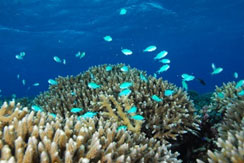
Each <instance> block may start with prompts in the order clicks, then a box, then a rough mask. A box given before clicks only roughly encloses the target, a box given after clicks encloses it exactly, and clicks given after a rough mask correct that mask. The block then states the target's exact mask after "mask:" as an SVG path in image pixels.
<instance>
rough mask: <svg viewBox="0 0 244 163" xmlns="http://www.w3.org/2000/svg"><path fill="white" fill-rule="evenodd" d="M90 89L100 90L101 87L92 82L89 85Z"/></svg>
mask: <svg viewBox="0 0 244 163" xmlns="http://www.w3.org/2000/svg"><path fill="white" fill-rule="evenodd" d="M88 87H89V88H91V89H97V88H100V87H101V86H100V85H98V84H96V83H94V82H90V83H88Z"/></svg>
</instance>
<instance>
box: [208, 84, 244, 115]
mask: <svg viewBox="0 0 244 163" xmlns="http://www.w3.org/2000/svg"><path fill="white" fill-rule="evenodd" d="M236 86H237V83H236V82H228V83H226V84H225V83H224V84H223V86H221V87H218V86H216V89H215V92H214V93H213V96H212V101H213V103H212V107H211V108H212V109H214V110H215V111H217V112H220V113H224V111H225V109H226V107H228V105H231V104H233V103H235V102H236V101H238V100H244V96H243V95H240V94H239V93H240V92H241V91H242V90H243V89H244V86H240V87H238V88H236Z"/></svg>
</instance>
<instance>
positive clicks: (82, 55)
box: [75, 52, 86, 59]
mask: <svg viewBox="0 0 244 163" xmlns="http://www.w3.org/2000/svg"><path fill="white" fill-rule="evenodd" d="M85 55H86V52H82V53H81V52H77V53H76V54H75V57H77V58H80V59H81V58H83V57H85Z"/></svg>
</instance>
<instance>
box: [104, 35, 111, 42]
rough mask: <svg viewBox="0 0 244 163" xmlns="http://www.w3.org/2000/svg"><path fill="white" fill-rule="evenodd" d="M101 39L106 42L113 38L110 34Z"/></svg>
mask: <svg viewBox="0 0 244 163" xmlns="http://www.w3.org/2000/svg"><path fill="white" fill-rule="evenodd" d="M103 39H104V40H105V41H107V42H111V41H112V40H113V39H112V37H111V36H104V37H103Z"/></svg>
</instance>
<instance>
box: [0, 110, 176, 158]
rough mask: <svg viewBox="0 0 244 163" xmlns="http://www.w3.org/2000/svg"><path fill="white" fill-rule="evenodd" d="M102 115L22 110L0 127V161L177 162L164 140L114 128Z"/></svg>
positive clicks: (113, 122)
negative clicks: (54, 114)
mask: <svg viewBox="0 0 244 163" xmlns="http://www.w3.org/2000/svg"><path fill="white" fill-rule="evenodd" d="M116 129H117V123H116V122H115V121H112V120H111V121H105V120H104V119H103V118H99V119H97V118H94V119H82V120H78V119H77V116H74V115H72V116H70V117H66V118H62V117H60V116H57V117H56V118H54V117H52V116H51V115H48V114H47V113H45V112H38V113H35V112H33V111H32V112H25V115H24V117H22V118H21V119H17V118H14V119H13V121H11V122H9V123H5V124H4V125H1V126H0V131H3V132H1V134H0V136H1V139H0V151H1V153H0V160H1V161H8V162H18V163H38V162H46V163H48V162H67V163H69V162H70V163H71V162H101V163H103V162H111V163H112V162H121V163H122V162H172V163H173V162H181V161H180V160H177V159H176V157H177V156H178V153H172V152H171V151H170V150H168V148H169V147H170V145H169V143H168V142H167V141H165V140H161V141H157V140H156V139H153V138H151V139H148V138H146V137H145V135H144V134H132V133H131V132H129V131H124V130H120V131H116Z"/></svg>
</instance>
